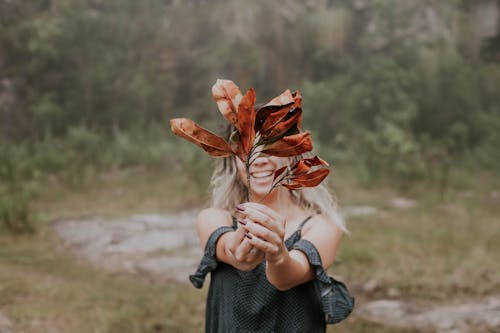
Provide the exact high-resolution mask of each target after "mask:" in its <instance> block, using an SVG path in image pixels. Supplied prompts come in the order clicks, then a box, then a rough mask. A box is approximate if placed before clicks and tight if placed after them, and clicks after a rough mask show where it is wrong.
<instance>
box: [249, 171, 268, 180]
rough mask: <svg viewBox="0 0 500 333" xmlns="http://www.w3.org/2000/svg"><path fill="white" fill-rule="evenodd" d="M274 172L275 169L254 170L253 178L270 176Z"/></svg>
mask: <svg viewBox="0 0 500 333" xmlns="http://www.w3.org/2000/svg"><path fill="white" fill-rule="evenodd" d="M272 174H273V171H272V170H271V171H260V172H252V173H251V175H252V177H253V178H264V177H269V176H270V175H272Z"/></svg>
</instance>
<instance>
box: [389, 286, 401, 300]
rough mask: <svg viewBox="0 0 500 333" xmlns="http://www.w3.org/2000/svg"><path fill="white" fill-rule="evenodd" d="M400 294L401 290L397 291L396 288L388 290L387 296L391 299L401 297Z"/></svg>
mask: <svg viewBox="0 0 500 333" xmlns="http://www.w3.org/2000/svg"><path fill="white" fill-rule="evenodd" d="M400 294H401V293H400V292H399V290H397V289H396V288H389V289H388V290H387V296H388V297H391V298H396V297H399V296H400Z"/></svg>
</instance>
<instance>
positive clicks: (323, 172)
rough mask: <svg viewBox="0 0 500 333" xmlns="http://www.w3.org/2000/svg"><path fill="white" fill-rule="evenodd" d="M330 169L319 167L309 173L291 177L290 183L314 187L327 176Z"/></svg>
mask: <svg viewBox="0 0 500 333" xmlns="http://www.w3.org/2000/svg"><path fill="white" fill-rule="evenodd" d="M329 173H330V170H329V169H327V168H321V169H318V170H315V171H313V172H310V173H306V174H302V175H299V176H297V177H294V178H293V179H292V184H298V185H302V186H304V187H314V186H317V185H319V184H320V183H321V182H322V181H323V179H325V178H326V176H328V174H329Z"/></svg>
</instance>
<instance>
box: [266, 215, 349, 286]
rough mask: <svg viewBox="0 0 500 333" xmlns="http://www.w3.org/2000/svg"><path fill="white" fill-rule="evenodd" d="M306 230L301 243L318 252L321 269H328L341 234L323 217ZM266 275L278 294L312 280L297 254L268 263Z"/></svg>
mask: <svg viewBox="0 0 500 333" xmlns="http://www.w3.org/2000/svg"><path fill="white" fill-rule="evenodd" d="M313 218H314V219H315V221H309V225H310V228H308V229H307V230H305V231H304V233H303V236H302V239H306V240H308V241H310V242H311V243H312V244H313V245H314V246H315V247H316V249H317V250H318V253H319V255H320V257H321V263H322V265H323V268H324V269H325V270H326V269H328V268H329V267H330V266H331V265H332V264H333V262H334V260H335V255H336V253H337V249H338V247H339V245H340V240H341V238H342V230H341V229H340V228H338V227H337V226H335V225H334V224H333V223H331V222H329V221H328V220H326V219H325V218H324V217H323V216H321V215H317V216H315V217H313ZM266 275H267V278H268V280H269V282H271V283H272V284H273V285H274V286H276V288H278V289H279V290H288V289H290V288H293V287H295V286H298V285H300V284H302V283H305V282H307V281H310V280H312V279H313V278H314V271H313V269H312V266H311V265H310V264H309V260H308V259H307V256H306V255H305V254H304V253H303V252H302V251H298V250H291V251H290V252H289V251H285V252H284V255H283V259H282V260H281V262H275V263H273V262H268V263H267V266H266Z"/></svg>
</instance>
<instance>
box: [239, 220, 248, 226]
mask: <svg viewBox="0 0 500 333" xmlns="http://www.w3.org/2000/svg"><path fill="white" fill-rule="evenodd" d="M238 222H239V223H240V224H242V225H247V222H246V221H243V220H238Z"/></svg>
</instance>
